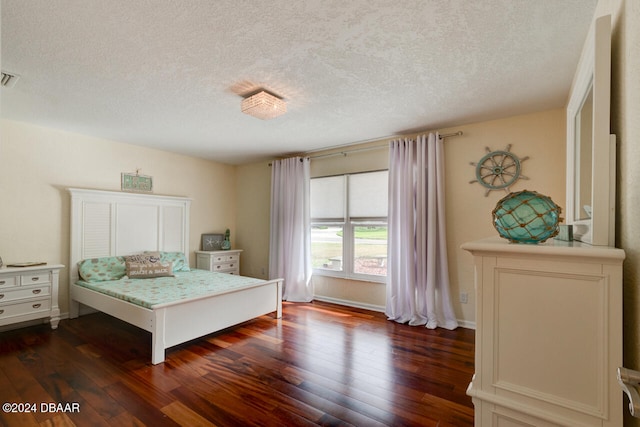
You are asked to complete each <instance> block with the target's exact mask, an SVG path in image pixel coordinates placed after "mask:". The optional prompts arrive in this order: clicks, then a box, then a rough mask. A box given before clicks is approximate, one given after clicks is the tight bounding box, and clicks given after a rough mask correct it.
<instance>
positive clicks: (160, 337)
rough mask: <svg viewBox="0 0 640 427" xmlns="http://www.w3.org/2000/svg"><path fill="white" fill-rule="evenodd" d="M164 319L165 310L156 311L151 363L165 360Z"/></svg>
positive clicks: (152, 333) (155, 363)
mask: <svg viewBox="0 0 640 427" xmlns="http://www.w3.org/2000/svg"><path fill="white" fill-rule="evenodd" d="M164 319H165V310H163V309H160V310H155V311H154V319H153V320H154V322H153V328H152V329H153V331H152V332H151V363H153V364H154V365H157V364H158V363H162V362H164V350H165V346H164V344H165V341H164Z"/></svg>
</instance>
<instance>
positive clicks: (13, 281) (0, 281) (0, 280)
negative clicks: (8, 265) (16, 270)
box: [0, 276, 20, 289]
mask: <svg viewBox="0 0 640 427" xmlns="http://www.w3.org/2000/svg"><path fill="white" fill-rule="evenodd" d="M19 284H20V283H19V282H18V280H17V277H16V276H5V277H0V289H3V288H10V287H12V286H18V285H19Z"/></svg>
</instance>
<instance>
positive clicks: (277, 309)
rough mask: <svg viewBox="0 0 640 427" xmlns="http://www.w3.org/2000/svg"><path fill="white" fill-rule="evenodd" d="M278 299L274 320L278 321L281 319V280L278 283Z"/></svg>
mask: <svg viewBox="0 0 640 427" xmlns="http://www.w3.org/2000/svg"><path fill="white" fill-rule="evenodd" d="M277 292H278V298H277V301H278V302H277V306H276V319H280V318H281V317H282V280H279V281H278V291H277Z"/></svg>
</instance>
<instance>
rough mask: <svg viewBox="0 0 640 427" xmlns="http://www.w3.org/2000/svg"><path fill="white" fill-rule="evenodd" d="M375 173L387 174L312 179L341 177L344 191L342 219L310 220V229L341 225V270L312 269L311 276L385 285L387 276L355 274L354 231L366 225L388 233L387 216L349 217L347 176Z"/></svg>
mask: <svg viewBox="0 0 640 427" xmlns="http://www.w3.org/2000/svg"><path fill="white" fill-rule="evenodd" d="M375 172H386V173H387V174H388V173H389V170H388V169H379V170H371V171H363V172H351V173H343V174H335V175H327V176H317V177H314V178H311V180H313V179H319V178H330V177H335V176H343V177H345V179H344V183H343V185H344V191H343V198H344V200H343V206H344V213H343V217H342V218H313V217H312V218H310V227H311V229H313V227H315V226H318V225H341V226H342V269H341V270H333V269H328V268H317V267H314V268H313V274H314V275H317V276H326V277H335V278H341V279H350V280H361V281H367V282H376V283H386V282H387V275H386V274H385V275H384V276H383V275H377V274H363V273H356V272H355V257H354V256H355V246H356V241H355V229H356V227H360V226H363V225H364V226H366V225H368V224H371V225H374V226H376V225H377V226H380V225H384V226H385V227H387V232H388V226H389V224H388V216H384V217H381V216H376V217H351V216H350V214H349V212H350V209H349V191H350V186H349V176H351V175H359V174H365V173H375ZM388 243H389V241H388V238H387V240H386V241H385V245H388Z"/></svg>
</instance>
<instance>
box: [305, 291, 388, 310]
mask: <svg viewBox="0 0 640 427" xmlns="http://www.w3.org/2000/svg"><path fill="white" fill-rule="evenodd" d="M313 298H314V299H316V300H318V301H324V302H330V303H333V304H338V305H346V306H347V307H355V308H363V309H365V310H371V311H378V312H380V313H384V310H385V307H383V306H380V305H373V304H366V303H362V302H358V301H350V300H346V299H339V298H331V297H325V296H322V295H314V297H313Z"/></svg>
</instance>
